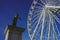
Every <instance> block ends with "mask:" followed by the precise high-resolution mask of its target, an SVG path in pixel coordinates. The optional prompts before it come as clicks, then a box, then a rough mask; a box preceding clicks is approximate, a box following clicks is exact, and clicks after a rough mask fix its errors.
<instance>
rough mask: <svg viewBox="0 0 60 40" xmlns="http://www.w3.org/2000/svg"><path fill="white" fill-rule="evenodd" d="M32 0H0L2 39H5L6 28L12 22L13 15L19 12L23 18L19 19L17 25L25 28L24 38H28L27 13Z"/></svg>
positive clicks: (0, 39) (0, 31)
mask: <svg viewBox="0 0 60 40" xmlns="http://www.w3.org/2000/svg"><path fill="white" fill-rule="evenodd" d="M31 3H32V0H0V40H4V39H5V36H4V29H5V28H6V26H7V25H8V24H11V23H12V19H13V17H14V16H15V15H16V13H17V12H18V13H19V15H20V17H21V18H22V20H18V23H17V26H19V27H23V28H25V32H24V33H23V35H24V36H23V40H28V38H29V37H28V32H27V15H28V11H29V8H30V5H31Z"/></svg>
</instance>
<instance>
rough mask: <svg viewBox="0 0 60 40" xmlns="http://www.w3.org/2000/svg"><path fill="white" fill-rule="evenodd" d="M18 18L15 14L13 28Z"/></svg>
mask: <svg viewBox="0 0 60 40" xmlns="http://www.w3.org/2000/svg"><path fill="white" fill-rule="evenodd" d="M18 17H19V15H18V14H17V15H16V16H15V17H14V18H13V23H12V25H13V26H16V24H17V20H18Z"/></svg>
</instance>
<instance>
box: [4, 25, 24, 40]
mask: <svg viewBox="0 0 60 40" xmlns="http://www.w3.org/2000/svg"><path fill="white" fill-rule="evenodd" d="M24 30H25V29H24V28H20V27H15V26H12V25H8V26H7V27H6V29H5V32H4V33H5V36H6V37H5V40H22V32H24Z"/></svg>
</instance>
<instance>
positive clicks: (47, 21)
mask: <svg viewBox="0 0 60 40" xmlns="http://www.w3.org/2000/svg"><path fill="white" fill-rule="evenodd" d="M59 16H60V0H33V2H32V5H31V7H30V10H29V14H28V21H27V28H28V33H29V37H30V40H59V39H60V31H59V28H58V27H60V18H59Z"/></svg>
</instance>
